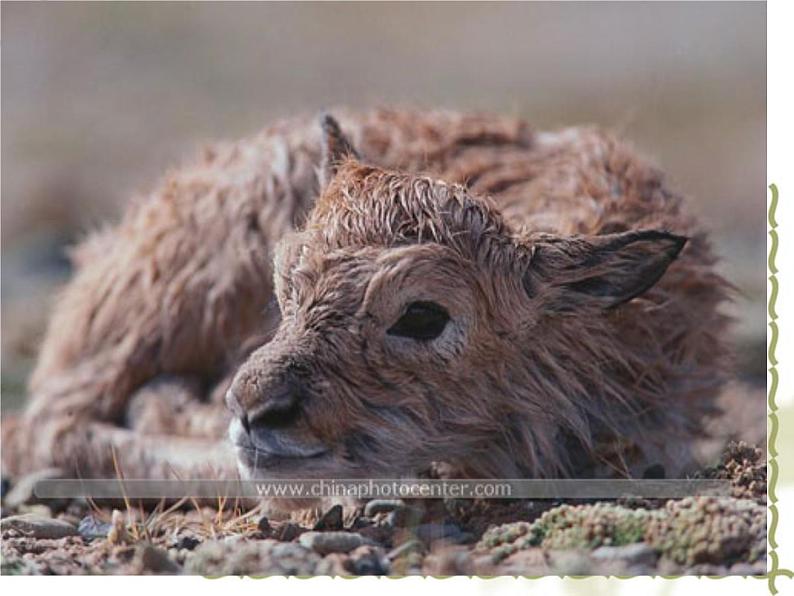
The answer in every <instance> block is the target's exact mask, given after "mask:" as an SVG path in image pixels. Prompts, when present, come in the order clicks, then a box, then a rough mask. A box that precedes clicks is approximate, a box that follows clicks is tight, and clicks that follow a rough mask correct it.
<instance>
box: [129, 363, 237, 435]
mask: <svg viewBox="0 0 794 596" xmlns="http://www.w3.org/2000/svg"><path fill="white" fill-rule="evenodd" d="M202 393H203V391H202V387H201V383H200V381H199V380H198V379H195V378H188V377H178V376H174V375H161V376H159V377H155V378H154V379H152V380H151V381H149V382H148V383H146V384H145V385H143V386H141V387H140V388H139V389H138V390H136V391H135V393H133V394H132V396H131V397H130V403H129V405H128V406H127V412H126V418H125V426H126V427H127V428H129V429H130V430H132V431H134V432H136V433H138V434H142V435H167V436H175V437H197V438H198V437H200V438H208V439H219V438H222V437H223V436H224V435H225V433H226V429H227V427H228V425H229V414H228V412H227V410H226V408H225V407H224V404H223V403H222V402H220V403H219V402H215V401H213V402H209V403H208V402H205V401H203V400H202V399H201V395H202Z"/></svg>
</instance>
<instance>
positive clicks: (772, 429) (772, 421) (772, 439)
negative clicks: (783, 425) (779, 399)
mask: <svg viewBox="0 0 794 596" xmlns="http://www.w3.org/2000/svg"><path fill="white" fill-rule="evenodd" d="M773 416H774V418H773ZM776 442H777V417H776V416H775V415H774V414H770V415H769V439H768V441H767V444H768V446H767V450H768V451H769V455H771V456H772V457H777V449H776V448H775V443H776Z"/></svg>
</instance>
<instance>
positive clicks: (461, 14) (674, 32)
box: [0, 2, 766, 411]
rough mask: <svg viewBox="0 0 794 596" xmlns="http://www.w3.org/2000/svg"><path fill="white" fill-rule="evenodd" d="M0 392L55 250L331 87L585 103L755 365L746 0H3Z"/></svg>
mask: <svg viewBox="0 0 794 596" xmlns="http://www.w3.org/2000/svg"><path fill="white" fill-rule="evenodd" d="M0 10H2V240H1V244H2V399H3V408H4V410H5V411H9V410H13V409H14V408H16V407H18V406H19V405H20V404H21V403H22V400H23V399H24V386H25V382H26V377H27V375H28V373H29V371H30V368H31V366H32V363H33V361H34V359H35V353H36V347H37V345H38V342H39V341H40V339H41V336H42V333H43V331H44V326H45V323H46V318H47V313H48V309H49V308H50V304H51V301H52V300H53V298H54V295H55V292H56V290H57V287H58V286H59V285H60V284H62V283H63V282H64V281H65V280H66V279H68V276H69V264H68V260H67V259H66V256H65V254H66V253H65V251H66V249H67V248H68V247H69V245H71V244H73V243H74V242H75V241H77V240H79V239H80V238H81V237H82V236H83V235H84V234H86V232H87V231H90V230H91V229H93V228H95V227H97V226H99V225H100V224H101V223H103V222H106V221H115V220H117V219H118V217H119V215H120V213H121V210H122V209H123V207H124V204H125V202H126V201H127V200H128V199H129V198H130V196H131V195H132V194H134V193H136V192H145V191H146V190H147V189H150V188H152V187H153V186H154V185H155V183H156V181H157V179H158V178H159V177H160V176H161V175H162V174H163V173H164V172H165V170H166V169H167V168H169V167H172V166H174V165H177V164H178V163H180V162H181V161H184V160H185V159H187V158H189V157H190V156H191V155H193V154H195V152H196V148H197V146H198V145H200V144H201V143H203V142H206V141H210V140H213V139H223V138H235V137H240V136H245V135H248V134H251V133H254V132H256V131H257V130H258V129H260V128H262V127H264V126H265V125H266V124H267V123H268V122H269V121H270V120H272V119H273V118H275V117H278V116H284V115H289V114H293V113H295V112H300V111H315V110H319V109H321V108H323V107H327V106H334V105H349V106H354V107H355V106H358V107H366V106H372V105H376V104H383V103H388V104H393V105H394V104H397V105H399V104H408V105H414V106H417V105H418V106H428V107H430V106H432V107H450V108H461V109H484V110H491V111H495V112H502V113H507V114H513V115H521V116H523V117H525V118H526V119H527V120H528V121H529V122H530V123H531V124H532V125H533V126H535V127H537V128H545V129H553V128H556V127H563V126H570V125H575V124H581V123H596V124H599V125H602V126H605V127H608V128H611V129H615V130H617V131H619V132H621V134H622V135H624V136H625V137H627V138H629V139H630V140H632V141H633V142H634V144H635V145H636V146H637V147H638V149H640V150H641V151H642V152H643V153H644V154H646V155H647V156H649V157H651V158H652V159H653V160H654V161H655V162H656V163H657V164H659V165H660V166H662V167H663V168H664V170H666V171H667V172H668V174H669V179H670V182H671V185H672V186H673V188H675V189H676V190H678V191H680V192H682V193H684V194H686V195H687V196H688V197H690V199H691V203H690V204H691V208H692V209H693V210H694V211H695V212H696V213H697V214H698V215H700V217H701V218H702V220H703V221H704V223H705V224H706V225H707V227H709V228H710V229H711V231H712V233H713V238H714V241H715V244H716V248H717V252H718V253H719V254H720V255H721V257H722V261H721V263H720V268H721V270H722V271H723V273H724V274H725V275H726V276H727V277H728V278H729V279H730V280H731V281H732V282H733V283H734V284H736V286H737V287H738V288H739V290H740V295H739V296H738V298H737V301H736V302H735V304H734V305H733V306H732V313H733V314H734V315H735V316H736V318H737V321H738V322H737V325H736V327H735V329H734V330H733V331H732V333H733V334H734V337H735V342H736V345H737V347H738V351H739V370H740V374H741V375H742V376H743V377H745V378H746V379H749V380H755V381H756V382H758V383H763V382H764V379H765V342H766V330H765V307H764V301H765V292H766V269H765V267H766V260H765V251H766V237H765V231H766V228H765V225H766V224H765V213H764V211H765V207H764V206H765V193H766V189H765V184H766V54H765V51H766V50H765V48H766V29H765V22H766V7H765V5H764V4H763V3H734V2H730V3H721V2H708V3H598V4H596V3H586V4H579V3H564V4H563V3H560V4H556V3H554V4H552V3H510V4H478V3H466V4H453V3H443V4H440V3H439V4H380V3H378V4H325V3H323V4H304V3H301V4H274V3H268V4H250V3H245V4H242V3H241V4H235V3H222V4H221V3H219V4H205V3H196V4H193V3H152V4H149V3H146V4H144V3H140V4H138V3H112V4H111V3H108V4H94V3H80V4H73V3H35V4H33V3H31V4H28V3H3V4H2V8H1V9H0Z"/></svg>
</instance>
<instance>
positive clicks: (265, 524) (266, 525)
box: [256, 516, 273, 537]
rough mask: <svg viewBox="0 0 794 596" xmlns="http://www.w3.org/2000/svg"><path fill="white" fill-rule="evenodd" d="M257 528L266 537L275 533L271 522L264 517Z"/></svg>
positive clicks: (260, 519)
mask: <svg viewBox="0 0 794 596" xmlns="http://www.w3.org/2000/svg"><path fill="white" fill-rule="evenodd" d="M256 527H257V528H259V531H260V532H262V534H264V535H265V536H266V537H267V536H270V534H271V533H272V532H273V526H271V525H270V521H269V520H268V519H267V518H266V517H264V516H263V517H260V518H259V521H258V522H257V524H256Z"/></svg>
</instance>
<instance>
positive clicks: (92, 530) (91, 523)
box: [77, 515, 112, 540]
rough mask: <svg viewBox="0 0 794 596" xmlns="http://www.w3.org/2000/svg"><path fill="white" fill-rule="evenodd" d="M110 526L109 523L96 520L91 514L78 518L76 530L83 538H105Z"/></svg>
mask: <svg viewBox="0 0 794 596" xmlns="http://www.w3.org/2000/svg"><path fill="white" fill-rule="evenodd" d="M111 527H112V526H111V525H110V523H108V522H103V521H101V520H98V519H97V518H95V517H94V516H93V515H87V516H85V517H84V518H83V519H81V520H80V523H79V524H78V526H77V531H78V532H80V536H82V537H83V538H84V539H85V540H96V539H97V538H106V537H107V535H108V532H110V529H111Z"/></svg>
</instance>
